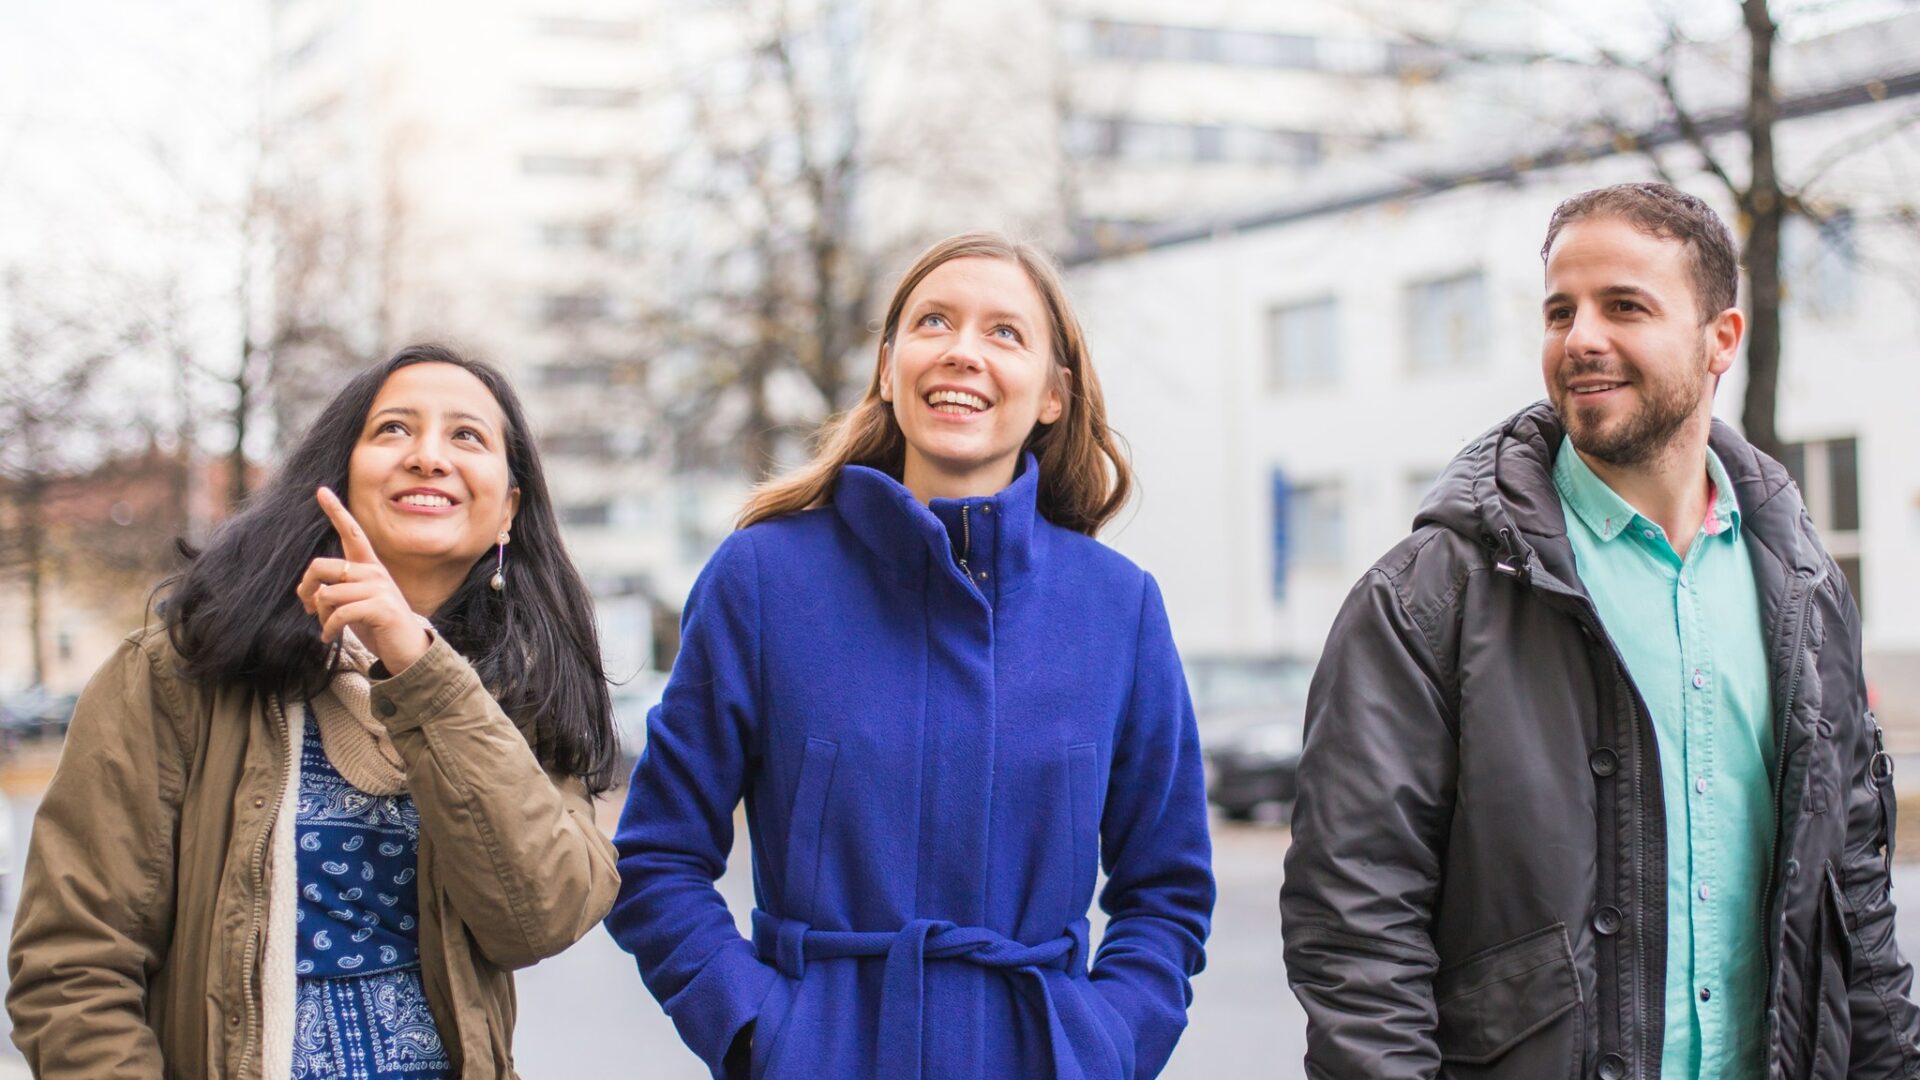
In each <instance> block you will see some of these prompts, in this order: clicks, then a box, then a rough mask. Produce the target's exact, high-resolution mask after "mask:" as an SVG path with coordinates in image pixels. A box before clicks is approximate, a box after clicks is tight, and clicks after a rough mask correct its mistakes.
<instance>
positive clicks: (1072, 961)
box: [753, 909, 1103, 1080]
mask: <svg viewBox="0 0 1920 1080" xmlns="http://www.w3.org/2000/svg"><path fill="white" fill-rule="evenodd" d="M753 947H754V951H755V952H757V953H759V955H760V959H762V960H764V961H766V962H767V963H769V964H772V965H773V966H774V967H775V968H777V969H779V971H780V973H781V974H782V975H785V976H786V977H787V978H789V979H793V980H796V981H798V980H799V979H800V977H801V976H802V975H803V974H804V973H805V972H806V968H807V961H809V960H840V959H846V958H849V957H877V956H884V957H886V958H887V966H886V968H885V971H884V972H883V980H882V981H883V987H884V991H885V993H884V995H883V1000H882V1002H881V1005H880V1033H879V1066H880V1067H879V1072H878V1075H879V1076H881V1077H884V1078H885V1080H918V1078H919V1077H920V1075H921V1070H920V1062H921V1057H922V1042H923V1034H924V1032H925V1029H926V962H927V961H928V960H957V961H960V962H962V963H968V964H973V965H975V966H977V967H983V968H993V969H997V970H1000V971H1005V972H1007V973H1008V975H1009V977H1017V978H1020V979H1023V980H1027V981H1028V982H1029V985H1031V986H1032V987H1033V990H1034V992H1033V993H1032V994H1031V995H1018V996H1019V997H1020V998H1021V999H1022V1000H1024V1001H1026V1003H1027V1005H1028V1006H1029V1007H1030V1008H1034V1009H1036V1010H1037V1011H1044V1019H1045V1021H1046V1023H1045V1026H1046V1029H1047V1035H1048V1041H1049V1042H1050V1043H1051V1044H1052V1051H1053V1069H1054V1076H1055V1077H1056V1080H1086V1072H1085V1071H1084V1070H1083V1069H1082V1068H1081V1067H1080V1061H1079V1058H1078V1057H1077V1056H1076V1055H1075V1054H1074V1052H1073V1047H1074V1046H1075V1045H1076V1044H1078V1045H1081V1046H1099V1045H1100V1040H1101V1039H1102V1038H1103V1035H1102V1034H1101V1032H1100V1031H1099V1029H1098V1027H1097V1024H1098V1021H1096V1020H1095V1019H1094V1018H1093V1016H1092V1014H1091V1013H1089V1012H1088V1010H1087V1009H1086V1008H1085V1007H1084V1006H1082V1005H1081V1003H1079V1002H1074V1003H1072V1006H1070V1007H1068V1008H1064V1009H1062V1008H1059V1007H1057V1006H1056V1004H1055V1002H1054V1000H1053V990H1052V988H1051V987H1050V986H1049V984H1048V983H1047V979H1046V975H1045V974H1044V973H1043V972H1042V971H1041V969H1042V968H1054V969H1057V970H1059V971H1063V972H1065V973H1067V975H1068V976H1069V977H1072V976H1074V975H1077V974H1079V973H1081V972H1084V971H1086V964H1087V920H1085V919H1076V920H1074V921H1073V922H1071V923H1068V924H1067V928H1066V932H1065V933H1063V934H1061V935H1060V936H1059V937H1057V938H1053V939H1052V940H1050V941H1046V942H1042V943H1041V944H1039V945H1022V944H1021V943H1020V942H1018V941H1015V940H1013V939H1012V938H1009V937H1006V936H1005V935H1002V934H999V933H997V932H995V931H992V930H988V929H986V928H985V927H979V926H960V925H958V924H956V923H951V922H945V921H943V920H939V919H915V920H913V921H912V922H910V923H908V924H907V925H905V926H903V927H901V928H900V929H899V930H896V931H894V932H892V933H886V932H869V931H860V930H815V929H814V928H813V927H811V926H809V925H807V924H806V923H803V922H800V921H799V920H797V919H782V918H779V917H777V916H774V915H769V914H768V913H766V912H764V911H760V910H758V909H755V911H754V913H753ZM1075 1036H1077V1037H1075Z"/></svg>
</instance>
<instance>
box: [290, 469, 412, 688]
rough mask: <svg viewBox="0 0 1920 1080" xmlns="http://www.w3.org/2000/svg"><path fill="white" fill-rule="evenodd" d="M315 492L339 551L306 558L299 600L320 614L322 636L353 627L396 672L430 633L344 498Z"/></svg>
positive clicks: (406, 665)
mask: <svg viewBox="0 0 1920 1080" xmlns="http://www.w3.org/2000/svg"><path fill="white" fill-rule="evenodd" d="M315 498H316V499H318V500H319V502H320V509H321V510H323V511H325V512H326V515H327V520H329V521H331V522H333V529H334V531H335V532H336V533H338V534H339V535H340V552H341V554H342V556H343V557H342V558H338V559H325V558H322V559H315V560H313V562H311V563H309V564H307V572H306V573H305V574H303V575H301V577H300V584H299V585H298V586H297V587H296V588H295V589H294V591H295V592H296V593H298V594H299V596H300V606H301V607H304V608H305V609H306V610H307V613H308V614H310V615H313V616H314V617H316V618H318V619H319V620H320V638H321V640H323V641H334V640H336V639H338V638H339V636H340V631H341V630H342V629H345V628H347V627H352V628H353V636H355V637H357V638H359V639H360V643H361V644H363V645H365V646H366V647H367V648H369V649H371V650H373V654H374V655H375V656H377V657H379V658H380V662H381V663H382V664H383V665H385V666H386V669H387V671H388V672H389V673H390V674H393V675H398V674H399V673H401V672H402V671H405V670H406V669H407V668H409V667H411V666H412V665H413V662H414V661H415V660H418V659H420V656H421V654H423V653H425V652H426V651H427V648H428V647H429V646H431V645H432V644H433V636H432V634H431V633H430V632H429V631H428V630H427V629H426V628H425V627H423V626H421V625H420V619H419V617H418V616H416V615H415V614H414V613H413V609H412V608H411V607H409V606H408V604H407V598H406V596H405V595H403V594H402V593H401V592H400V587H399V586H398V585H396V584H394V581H393V576H392V575H390V574H388V573H387V568H386V567H385V566H383V565H381V563H380V557H379V556H378V555H376V554H374V551H373V545H372V544H371V543H370V542H368V540H367V534H366V531H365V530H363V529H362V528H360V523H359V522H357V521H355V520H353V515H352V514H350V513H348V512H347V507H346V504H345V503H342V502H341V501H340V497H339V496H338V495H335V494H334V493H333V492H332V491H330V490H328V489H326V488H321V489H320V490H319V491H318V492H317V493H316V494H315Z"/></svg>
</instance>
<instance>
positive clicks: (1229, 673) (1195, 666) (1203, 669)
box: [1187, 660, 1313, 716]
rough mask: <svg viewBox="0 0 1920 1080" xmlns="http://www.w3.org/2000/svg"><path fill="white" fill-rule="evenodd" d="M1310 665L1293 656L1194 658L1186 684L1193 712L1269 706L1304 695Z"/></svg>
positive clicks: (1267, 708)
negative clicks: (1281, 658) (1292, 657)
mask: <svg viewBox="0 0 1920 1080" xmlns="http://www.w3.org/2000/svg"><path fill="white" fill-rule="evenodd" d="M1312 678H1313V668H1312V667H1310V666H1309V665H1307V664H1303V663H1300V662H1298V661H1294V660H1234V661H1218V660H1216V661H1196V662H1194V663H1191V664H1189V665H1187V687H1188V689H1189V690H1190V691H1191V692H1192V694H1193V708H1194V711H1195V712H1196V713H1199V714H1201V715H1203V716H1204V715H1207V714H1210V713H1223V712H1241V711H1249V710H1270V709H1273V708H1275V707H1276V706H1279V705H1283V704H1286V703H1290V702H1302V701H1305V700H1306V697H1307V684H1308V682H1310V681H1311V680H1312Z"/></svg>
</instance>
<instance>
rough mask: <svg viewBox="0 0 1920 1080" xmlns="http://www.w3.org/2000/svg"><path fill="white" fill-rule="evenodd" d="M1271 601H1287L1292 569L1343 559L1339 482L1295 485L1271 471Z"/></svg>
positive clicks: (1344, 530)
mask: <svg viewBox="0 0 1920 1080" xmlns="http://www.w3.org/2000/svg"><path fill="white" fill-rule="evenodd" d="M1272 493H1273V598H1274V599H1275V600H1276V601H1284V600H1285V599H1286V598H1287V577H1288V575H1289V574H1290V573H1291V571H1292V570H1293V569H1294V568H1296V567H1301V568H1328V567H1338V566H1339V565H1340V564H1341V563H1342V562H1343V561H1344V560H1345V558H1346V550H1347V516H1346V504H1345V499H1344V497H1343V494H1342V492H1341V488H1340V483H1339V482H1338V481H1334V480H1328V481H1316V482H1310V483H1304V484H1296V483H1293V482H1292V481H1290V480H1289V479H1288V478H1287V475H1286V474H1285V473H1284V472H1283V471H1281V470H1278V469H1276V470H1274V473H1273V481H1272Z"/></svg>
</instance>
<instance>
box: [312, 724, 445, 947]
mask: <svg viewBox="0 0 1920 1080" xmlns="http://www.w3.org/2000/svg"><path fill="white" fill-rule="evenodd" d="M294 837H295V845H294V847H295V856H294V859H295V866H296V868H297V869H298V871H299V880H300V903H299V908H298V910H297V913H296V915H295V918H296V919H298V927H299V933H300V944H299V949H298V952H297V955H296V956H295V961H294V973H295V974H297V975H298V976H300V977H301V978H303V979H326V978H338V977H341V976H346V975H368V974H372V973H374V972H378V971H393V970H395V969H397V968H403V967H409V966H412V965H414V964H418V963H419V962H420V930H419V925H420V923H419V920H420V903H419V895H418V893H417V892H416V891H415V886H414V874H415V872H416V867H417V866H418V864H419V855H420V815H419V812H418V811H417V810H415V809H414V806H413V800H412V799H411V798H410V797H408V796H406V795H369V794H367V793H366V792H364V791H361V790H360V789H359V788H357V787H354V786H353V785H352V784H350V783H348V782H347V781H346V779H345V778H343V777H342V776H341V775H340V773H339V771H338V770H336V769H335V768H334V767H333V762H331V761H329V760H327V752H326V749H325V747H323V746H322V745H321V742H320V727H319V725H318V724H317V723H315V721H314V718H313V713H312V712H311V711H310V710H309V711H308V712H307V717H306V737H305V742H304V744H303V745H302V747H301V750H300V805H299V807H298V809H297V810H296V811H295V817H294Z"/></svg>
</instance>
